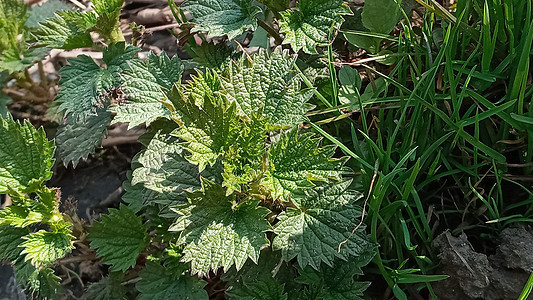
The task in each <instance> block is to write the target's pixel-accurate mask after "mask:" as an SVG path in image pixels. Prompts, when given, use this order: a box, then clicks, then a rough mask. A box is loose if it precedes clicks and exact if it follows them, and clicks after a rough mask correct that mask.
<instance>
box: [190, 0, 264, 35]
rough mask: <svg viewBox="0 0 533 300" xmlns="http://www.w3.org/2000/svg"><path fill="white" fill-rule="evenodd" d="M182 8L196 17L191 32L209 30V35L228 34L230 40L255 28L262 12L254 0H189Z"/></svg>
mask: <svg viewBox="0 0 533 300" xmlns="http://www.w3.org/2000/svg"><path fill="white" fill-rule="evenodd" d="M181 8H182V9H185V10H187V11H189V12H190V13H191V14H192V16H193V17H194V20H193V22H194V24H195V27H194V28H193V29H192V31H191V32H198V31H207V34H208V37H216V36H223V35H227V36H228V39H230V40H232V39H234V38H235V37H236V36H238V35H240V34H241V33H243V32H244V31H246V30H248V29H252V30H255V28H256V27H257V23H256V17H257V15H258V14H259V13H261V8H259V7H258V6H255V5H253V0H187V1H186V2H185V3H183V4H182V5H181Z"/></svg>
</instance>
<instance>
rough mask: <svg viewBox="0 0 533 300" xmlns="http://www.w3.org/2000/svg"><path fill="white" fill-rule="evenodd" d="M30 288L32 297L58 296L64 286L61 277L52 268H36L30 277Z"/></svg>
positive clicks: (51, 297)
mask: <svg viewBox="0 0 533 300" xmlns="http://www.w3.org/2000/svg"><path fill="white" fill-rule="evenodd" d="M28 290H29V295H30V297H31V299H53V298H56V297H57V296H58V295H59V294H60V293H61V291H62V290H63V287H62V285H61V278H59V277H58V276H57V275H55V274H54V270H52V269H50V268H43V269H36V270H35V271H34V272H33V273H32V274H31V275H30V276H29V278H28Z"/></svg>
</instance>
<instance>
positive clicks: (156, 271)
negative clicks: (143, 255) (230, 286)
mask: <svg viewBox="0 0 533 300" xmlns="http://www.w3.org/2000/svg"><path fill="white" fill-rule="evenodd" d="M140 276H141V280H140V281H139V282H138V283H137V284H136V285H135V287H136V288H137V290H138V291H139V292H140V293H141V294H140V295H139V298H138V299H139V300H152V299H199V300H200V299H209V296H208V295H207V291H206V290H204V286H205V285H206V282H205V281H202V280H200V279H198V277H197V276H189V275H182V274H174V273H173V272H171V271H169V270H168V269H166V268H164V267H163V266H161V265H160V264H158V263H155V262H152V261H148V262H147V263H146V269H144V270H143V271H142V272H141V274H140Z"/></svg>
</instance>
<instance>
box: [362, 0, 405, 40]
mask: <svg viewBox="0 0 533 300" xmlns="http://www.w3.org/2000/svg"><path fill="white" fill-rule="evenodd" d="M400 16H401V11H400V7H399V6H398V4H397V2H396V1H395V0H368V1H365V5H364V6H363V13H362V14H361V20H362V22H363V25H364V26H365V27H366V28H367V29H368V30H370V31H371V32H375V33H382V34H389V33H390V32H391V31H392V30H393V29H394V27H395V26H396V24H398V20H399V19H400Z"/></svg>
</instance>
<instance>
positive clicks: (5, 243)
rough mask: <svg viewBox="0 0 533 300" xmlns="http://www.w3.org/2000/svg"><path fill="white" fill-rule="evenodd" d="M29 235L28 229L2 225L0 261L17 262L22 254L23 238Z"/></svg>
mask: <svg viewBox="0 0 533 300" xmlns="http://www.w3.org/2000/svg"><path fill="white" fill-rule="evenodd" d="M29 233H30V231H29V230H28V229H27V228H17V227H13V226H6V225H0V260H8V261H11V262H14V261H15V260H17V259H18V258H19V257H20V255H21V254H20V252H22V248H20V247H19V245H20V244H22V243H23V242H24V240H23V239H22V238H23V237H24V236H26V235H27V234H29Z"/></svg>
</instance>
